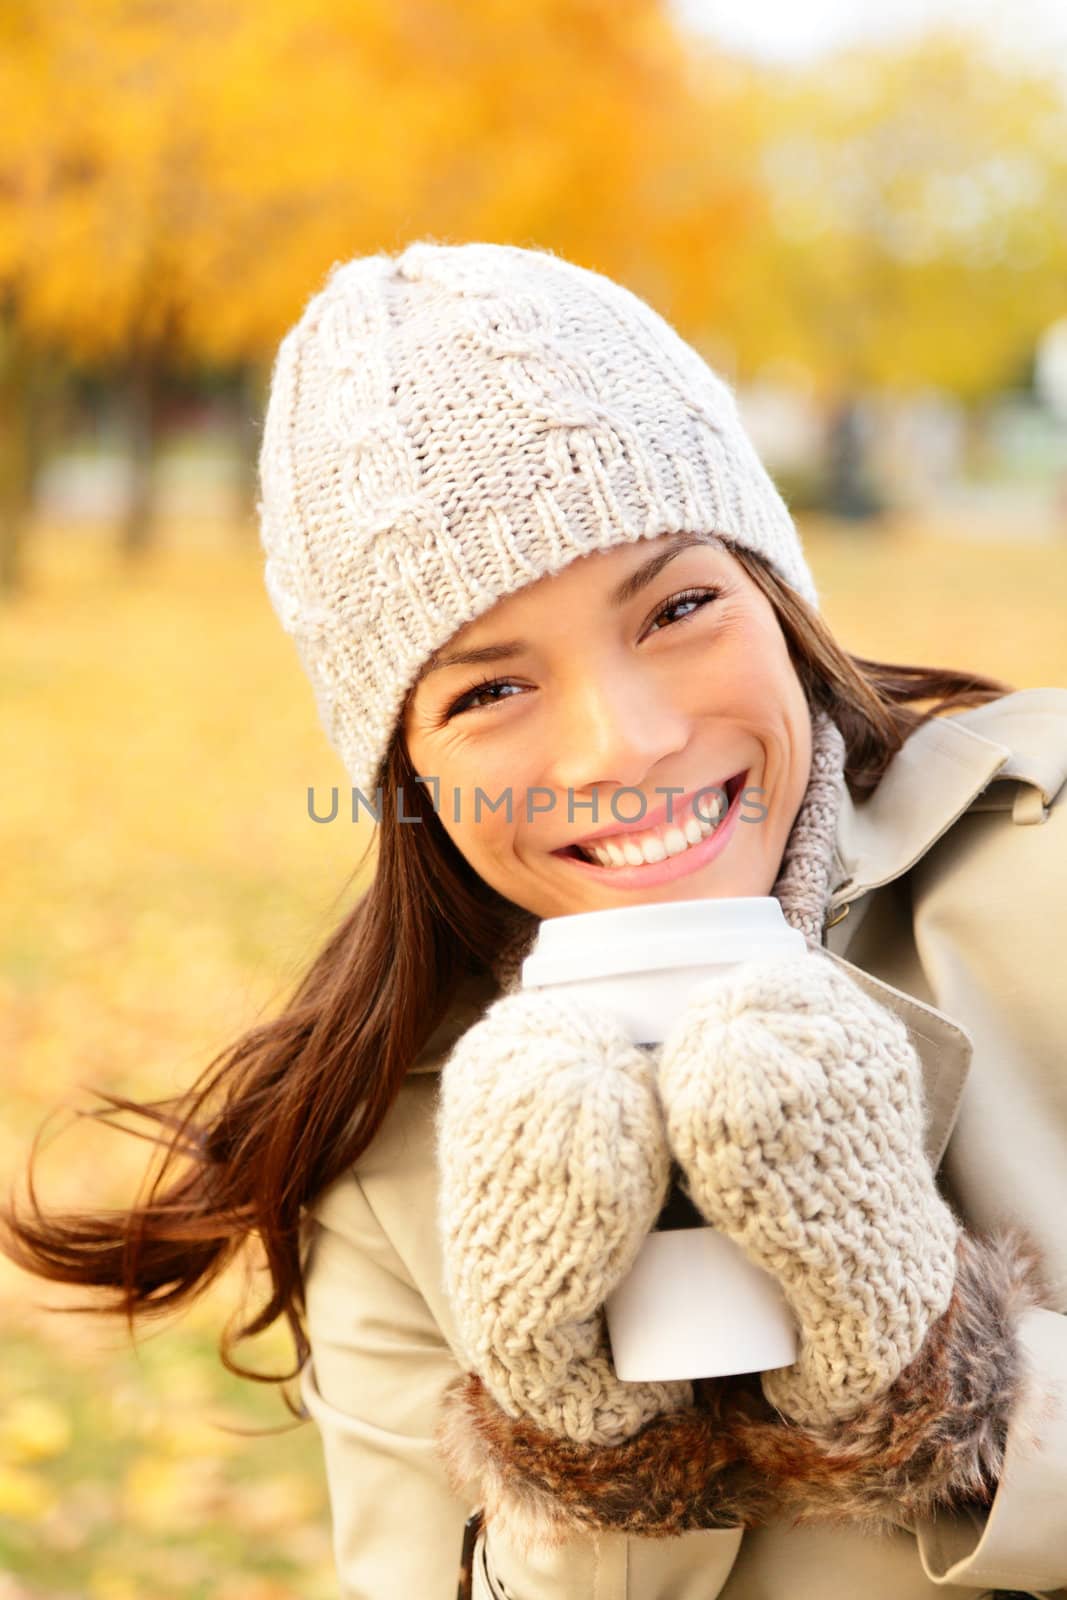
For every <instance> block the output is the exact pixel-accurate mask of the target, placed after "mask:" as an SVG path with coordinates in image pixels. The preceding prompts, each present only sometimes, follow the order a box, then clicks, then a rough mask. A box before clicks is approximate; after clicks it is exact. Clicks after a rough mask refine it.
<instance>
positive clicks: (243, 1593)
mask: <svg viewBox="0 0 1067 1600" xmlns="http://www.w3.org/2000/svg"><path fill="white" fill-rule="evenodd" d="M865 9H866V8H865ZM0 104H3V106H4V107H5V115H4V130H3V135H2V140H0V771H2V774H3V784H2V788H0V852H2V855H0V859H2V860H3V863H4V882H3V911H4V916H3V919H2V922H0V1052H2V1059H3V1062H4V1067H5V1072H6V1079H7V1083H8V1094H7V1100H6V1104H5V1117H4V1121H3V1124H2V1125H0V1181H2V1183H3V1186H4V1190H5V1192H7V1191H8V1190H10V1189H13V1190H14V1191H15V1192H16V1193H17V1194H18V1195H19V1196H20V1197H21V1196H23V1195H24V1172H25V1165H26V1160H27V1157H28V1154H29V1150H30V1145H31V1141H32V1140H33V1138H34V1136H35V1135H36V1134H38V1132H39V1131H40V1130H42V1129H43V1132H42V1136H41V1141H40V1144H39V1146H38V1149H39V1166H38V1168H37V1172H38V1196H39V1199H40V1200H41V1202H42V1204H44V1205H45V1206H46V1207H49V1208H51V1207H57V1208H62V1207H63V1206H65V1205H79V1204H83V1205H84V1204H93V1205H98V1206H111V1205H114V1206H121V1205H122V1204H123V1203H124V1202H128V1201H130V1200H132V1198H133V1197H134V1194H135V1193H136V1191H137V1187H138V1184H139V1183H140V1181H141V1178H142V1175H143V1170H144V1163H145V1160H146V1157H147V1156H148V1154H149V1150H148V1147H147V1146H146V1145H145V1144H143V1143H142V1142H141V1141H138V1140H135V1139H132V1138H129V1137H127V1136H125V1135H122V1134H119V1133H117V1132H116V1131H114V1130H113V1129H110V1128H108V1127H107V1126H104V1125H101V1124H99V1123H92V1122H89V1121H87V1120H86V1119H85V1118H79V1117H77V1116H76V1114H75V1113H76V1108H79V1107H81V1108H85V1107H87V1106H89V1105H90V1104H91V1103H93V1102H92V1100H91V1095H90V1093H89V1090H90V1089H91V1088H95V1087H99V1088H104V1089H109V1090H111V1091H113V1092H116V1093H126V1094H132V1095H135V1096H138V1097H144V1098H162V1097H164V1096H166V1095H171V1094H176V1093H178V1092H179V1091H181V1090H182V1089H183V1088H184V1087H186V1086H187V1085H188V1084H189V1083H191V1081H192V1080H193V1078H194V1077H195V1076H196V1075H197V1074H198V1073H199V1072H200V1071H201V1070H202V1069H203V1068H204V1067H205V1066H206V1064H207V1063H208V1061H209V1059H210V1058H211V1057H212V1056H213V1055H214V1054H215V1053H216V1052H218V1051H220V1050H221V1049H222V1048H223V1047H224V1046H225V1045H226V1044H228V1043H229V1042H230V1041H231V1039H233V1038H234V1037H235V1036H236V1035H237V1034H238V1033H239V1032H240V1031H242V1030H243V1029H244V1028H246V1027H247V1026H249V1025H250V1024H251V1023H252V1022H254V1021H255V1020H256V1019H257V1018H258V1017H260V1016H262V1015H264V1014H269V1013H270V1012H272V1011H273V1009H274V1008H275V1007H276V1006H278V1005H279V1004H280V1003H281V1001H282V999H283V997H284V996H285V995H286V994H287V993H288V992H289V990H290V989H291V987H292V985H293V983H294V982H295V980H296V977H297V975H298V974H299V972H300V971H301V970H302V968H303V965H304V963H305V962H306V960H307V959H308V958H309V957H310V955H311V953H312V951H313V950H314V949H316V948H317V947H318V945H319V944H320V943H321V942H322V940H323V939H324V938H325V937H326V934H327V932H328V931H329V929H330V928H331V927H332V926H333V924H334V923H335V922H336V920H337V918H338V917H339V916H340V915H341V914H342V913H343V912H344V911H345V910H346V909H347V908H348V907H349V906H350V904H351V903H352V900H353V899H354V898H355V896H356V895H357V894H358V893H359V891H360V888H361V884H360V882H359V880H358V877H353V876H352V873H353V867H354V865H355V863H356V861H357V859H358V857H359V855H360V854H361V853H362V850H363V847H364V844H365V842H366V841H365V835H364V834H363V832H362V829H361V828H360V827H358V826H352V825H346V824H345V823H344V822H343V821H338V822H336V823H334V824H332V825H330V826H323V825H316V824H314V823H312V822H311V821H310V820H309V818H308V813H307V790H308V787H309V786H315V787H316V788H318V789H320V791H325V790H326V789H327V788H328V787H329V786H330V785H332V784H337V783H344V782H345V779H344V774H343V772H342V770H341V768H340V764H339V762H338V761H337V759H336V757H335V756H334V755H333V753H332V751H331V750H330V748H329V746H328V745H327V744H326V741H325V736H324V735H323V734H322V733H321V732H320V730H319V727H318V723H317V720H316V717H315V713H314V706H313V701H312V697H311V691H310V688H309V687H308V686H307V684H306V682H305V680H304V678H303V676H302V674H301V672H300V670H299V667H298V664H297V660H296V657H295V654H293V653H292V650H291V645H290V643H289V641H288V640H287V639H286V638H285V636H284V635H283V634H282V632H281V630H280V628H279V626H278V624H277V622H276V620H275V618H274V615H273V613H272V612H271V610H270V608H269V604H268V602H267V599H266V595H265V592H264V590H263V584H262V577H261V557H260V552H259V548H258V540H257V532H256V521H255V498H256V490H255V459H256V452H257V448H258V441H259V430H260V425H261V420H262V413H263V407H264V403H265V396H266V387H267V383H268V381H269V375H270V367H271V362H272V359H273V355H274V352H275V349H276V347H277V343H278V340H279V338H280V337H281V335H282V334H283V333H284V332H285V330H286V328H287V327H288V326H289V325H290V324H291V323H292V322H293V321H294V320H295V318H296V317H297V316H298V315H299V313H300V311H301V310H302V308H303V306H304V304H305V303H306V301H307V299H308V298H309V297H310V295H311V294H312V293H314V292H315V291H316V290H317V289H318V287H319V286H320V285H321V283H322V281H323V279H324V277H325V274H326V272H327V270H328V269H329V267H330V266H331V264H332V263H333V262H335V261H339V260H343V259H346V258H348V257H350V256H353V255H358V254H363V253H367V252H370V251H374V250H378V249H382V248H384V249H389V250H394V249H399V248H401V247H402V246H403V245H404V244H405V243H407V242H409V241H410V240H411V239H413V238H416V237H433V238H436V239H439V240H446V241H461V240H466V239H490V240H497V241H501V242H507V243H514V244H521V245H540V246H547V247H550V248H552V249H554V250H556V251H557V252H559V253H560V254H562V255H564V256H567V257H569V258H570V259H572V260H574V261H577V262H579V263H580V264H582V265H584V266H589V267H592V268H595V269H597V270H599V271H602V272H605V273H607V274H608V275H609V276H612V277H615V278H617V279H619V280H620V281H622V282H623V283H625V284H627V285H628V286H629V287H630V288H632V289H634V290H635V291H636V292H638V293H639V294H641V295H643V296H644V297H645V298H646V299H648V300H649V301H650V302H651V303H652V304H653V305H654V306H655V307H656V308H657V309H658V310H659V311H661V312H662V313H663V314H664V315H665V316H666V317H668V319H670V320H671V321H672V322H673V323H674V324H675V326H676V327H677V328H678V329H679V331H680V332H681V333H682V334H683V335H684V336H685V337H686V338H687V339H689V340H690V341H691V342H692V343H693V344H694V345H695V346H696V347H697V348H698V349H699V350H700V351H702V353H704V354H705V355H706V357H707V358H708V359H709V360H710V361H711V362H712V364H713V365H715V366H716V367H718V368H719V370H721V371H722V372H723V373H724V374H725V375H726V376H727V377H728V378H729V380H730V381H731V382H732V383H733V384H734V385H735V387H736V389H737V392H738V397H739V400H740V403H741V408H742V412H743V415H744V417H745V420H746V422H747V424H748V426H749V429H750V431H751V433H752V435H753V437H754V439H755V441H756V443H757V446H758V448H759V449H760V451H761V453H762V455H763V457H764V460H765V461H766V463H767V465H768V466H769V468H770V469H771V471H772V472H773V474H774V475H775V477H776V480H777V482H778V483H779V486H780V487H781V489H782V491H783V493H784V494H785V496H786V499H787V500H788V502H789V504H790V506H791V507H792V509H793V510H794V513H795V515H796V516H797V519H798V522H799V524H800V526H801V531H802V534H803V536H804V539H805V545H806V549H807V551H808V554H809V559H810V562H811V565H812V567H813V570H814V572H815V575H816V579H817V581H818V584H819V588H820V593H821V596H822V604H823V609H824V611H825V613H826V615H827V617H828V618H829V620H830V623H831V625H832V626H833V627H834V629H835V631H836V632H837V634H838V636H839V638H840V639H841V640H842V642H843V643H844V644H845V645H846V646H847V647H848V648H849V649H851V650H853V651H855V652H856V653H858V654H863V655H872V656H879V657H882V658H883V659H888V660H895V661H909V662H916V663H921V664H924V665H931V664H937V665H952V666H955V667H960V668H968V667H969V668H973V669H976V670H979V671H982V672H988V673H993V674H995V675H998V676H1001V677H1003V678H1006V679H1007V680H1008V681H1009V682H1010V683H1012V684H1013V685H1014V686H1016V687H1020V688H1021V687H1029V686H1032V685H1040V684H1057V685H1061V686H1062V685H1067V626H1065V617H1067V225H1065V219H1067V12H1064V10H1063V7H1062V5H1060V4H1058V3H1056V0H1047V3H1040V0H1015V3H1014V4H1013V5H1012V6H1011V8H1010V12H1009V9H1008V8H1007V7H1006V6H1004V7H996V6H992V5H983V4H980V3H975V0H971V3H968V4H963V3H962V0H958V3H955V4H954V3H952V0H943V3H942V4H940V5H938V4H927V5H922V4H920V3H915V0H886V3H885V4H884V5H883V6H881V7H879V8H871V11H870V14H869V15H868V16H866V17H863V16H862V14H861V8H858V7H855V6H853V5H850V4H848V3H847V0H811V3H809V4H806V5H804V6H803V7H796V6H793V5H789V4H786V3H784V0H746V4H745V5H744V6H743V7H741V6H737V5H735V4H729V5H728V4H716V3H714V0H677V3H675V4H673V5H672V4H670V3H667V0H349V3H347V4H346V3H343V0H256V3H255V4H252V3H251V0H229V3H228V4H227V6H226V7H224V8H220V7H219V6H218V5H216V4H214V3H212V4H208V3H207V0H171V3H167V0H152V3H148V0H144V3H134V0H91V3H90V0H63V3H62V4H58V3H54V0H53V3H51V4H49V3H45V0H18V3H13V0H0ZM343 814H344V808H342V816H343ZM246 1290H247V1291H248V1292H249V1293H250V1294H251V1296H252V1298H253V1303H256V1304H258V1303H259V1301H260V1300H261V1299H262V1298H263V1273H262V1266H261V1264H260V1263H259V1262H257V1260H256V1259H255V1257H254V1256H250V1257H249V1260H248V1262H247V1263H246V1264H245V1267H244V1269H243V1272H242V1273H240V1274H237V1273H235V1274H233V1275H231V1276H230V1277H228V1278H227V1279H226V1280H225V1281H223V1282H222V1283H220V1284H219V1285H217V1286H216V1287H215V1288H214V1289H213V1290H212V1291H211V1292H210V1294H209V1295H208V1296H207V1297H205V1299H204V1300H203V1301H201V1302H199V1303H198V1304H197V1305H196V1306H195V1307H194V1308H193V1310H192V1311H191V1312H189V1313H188V1314H187V1315H186V1316H185V1317H183V1318H182V1319H181V1320H180V1321H179V1322H169V1323H167V1322H164V1323H161V1324H155V1325H153V1326H152V1327H151V1328H149V1329H144V1330H142V1332H141V1334H140V1336H139V1338H138V1340H137V1342H136V1344H133V1343H131V1341H130V1340H129V1338H128V1336H127V1333H126V1329H125V1327H124V1325H123V1324H122V1323H121V1322H119V1321H107V1320H101V1319H97V1318H92V1317H90V1316H89V1315H88V1314H87V1313H86V1312H83V1311H79V1312H77V1313H74V1314H72V1313H71V1312H69V1311H63V1312H60V1311H58V1310H57V1309H55V1308H56V1307H59V1306H70V1305H72V1304H74V1305H77V1304H78V1303H79V1297H78V1296H77V1295H76V1294H75V1293H73V1292H68V1291H63V1290H58V1289H55V1290H53V1289H52V1288H50V1286H48V1285H46V1284H44V1283H42V1282H40V1281H38V1280H36V1279H30V1278H28V1277H27V1276H25V1275H23V1274H20V1273H19V1272H17V1271H16V1270H15V1269H14V1268H13V1267H12V1266H11V1265H10V1264H9V1263H6V1262H4V1261H3V1260H2V1259H0V1341H2V1348H3V1353H4V1359H3V1361H2V1362H0V1600H45V1597H48V1600H59V1597H64V1600H134V1597H138V1600H140V1597H141V1596H143V1595H145V1594H151V1595H152V1596H153V1600H171V1597H179V1596H180V1597H183V1600H189V1597H193V1596H196V1597H201V1596H202V1597H204V1600H206V1597H208V1596H211V1597H212V1600H285V1597H290V1596H292V1597H301V1600H327V1597H329V1596H332V1595H335V1594H336V1584H335V1581H334V1578H333V1570H332V1563H331V1558H330V1535H329V1518H328V1512H327V1508H326V1500H325V1493H324V1488H323V1478H322V1470H321V1465H320V1460H319V1448H318V1441H317V1435H316V1433H315V1431H314V1428H313V1425H312V1424H310V1423H308V1424H305V1425H303V1426H302V1427H300V1428H298V1429H296V1430H295V1431H291V1432H280V1433H264V1432H263V1430H266V1429H271V1428H277V1427H281V1428H284V1427H285V1426H286V1425H287V1424H288V1422H289V1420H290V1419H289V1416H288V1413H287V1412H286V1411H285V1409H284V1407H283V1405H282V1401H281V1398H280V1395H279V1392H278V1390H277V1388H276V1387H274V1386H272V1385H270V1384H254V1383H250V1382H248V1381H243V1380H240V1379H238V1378H236V1377H234V1376H233V1375H231V1374H230V1373H228V1372H226V1371H225V1370H224V1369H223V1368H222V1367H221V1365H220V1363H219V1361H218V1358H217V1355H216V1345H217V1341H218V1338H219V1335H220V1333H221V1331H222V1328H223V1326H224V1324H225V1322H226V1321H227V1319H228V1318H229V1317H230V1316H231V1315H232V1314H233V1313H234V1311H235V1308H236V1307H237V1306H238V1304H239V1302H240V1298H241V1296H242V1295H243V1294H244V1293H245V1291H246ZM242 1359H243V1360H245V1361H246V1362H247V1363H248V1364H251V1365H254V1366H257V1368H258V1369H259V1370H261V1371H263V1372H278V1371H284V1370H286V1369H288V1368H289V1367H291V1365H292V1349H291V1345H290V1343H289V1341H288V1339H287V1337H285V1336H284V1335H283V1334H282V1333H281V1332H280V1331H279V1330H278V1329H277V1328H275V1329H273V1330H271V1331H270V1332H269V1333H268V1334H266V1335H263V1336H261V1337H260V1338H259V1339H257V1340H255V1341H252V1343H251V1344H248V1345H245V1346H244V1347H243V1356H242ZM292 1389H293V1385H290V1391H292ZM249 1435H254V1436H252V1437H249Z"/></svg>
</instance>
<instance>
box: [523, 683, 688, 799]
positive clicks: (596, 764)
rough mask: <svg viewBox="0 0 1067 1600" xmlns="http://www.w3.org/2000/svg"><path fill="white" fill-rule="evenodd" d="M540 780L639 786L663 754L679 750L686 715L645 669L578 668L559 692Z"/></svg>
mask: <svg viewBox="0 0 1067 1600" xmlns="http://www.w3.org/2000/svg"><path fill="white" fill-rule="evenodd" d="M550 737H551V748H552V750H553V752H554V754H553V760H552V763H551V766H550V769H549V771H548V773H547V774H546V777H545V782H546V784H549V785H551V786H553V787H558V788H561V789H574V790H579V789H590V788H592V787H593V786H594V785H596V784H598V783H608V784H612V785H615V786H624V787H629V786H633V787H634V788H639V787H640V786H641V785H642V783H643V782H644V781H645V779H646V778H647V776H648V774H649V773H650V772H652V771H653V770H654V768H655V767H656V765H657V763H658V762H660V761H661V760H662V759H663V758H664V757H665V756H668V755H671V754H673V753H674V752H675V751H677V750H683V749H684V748H685V745H686V743H687V741H688V739H689V719H688V717H687V716H686V715H685V714H684V713H683V712H682V711H681V710H680V709H679V708H678V706H677V705H675V704H674V703H673V702H672V700H671V697H670V696H669V695H668V694H667V693H666V692H665V690H664V688H663V686H662V684H657V683H656V682H655V681H654V680H652V679H650V677H649V676H648V675H647V674H646V673H641V672H627V671H625V670H624V669H619V668H613V669H612V670H611V671H608V672H599V673H592V672H589V673H584V674H582V675H581V677H580V678H578V679H576V680H575V681H574V683H573V684H572V685H570V686H569V688H568V689H567V690H566V692H564V693H563V694H562V695H561V696H560V700H559V715H558V720H557V721H556V723H555V726H554V727H553V729H552V731H551V735H550Z"/></svg>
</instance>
